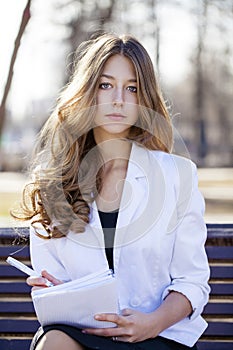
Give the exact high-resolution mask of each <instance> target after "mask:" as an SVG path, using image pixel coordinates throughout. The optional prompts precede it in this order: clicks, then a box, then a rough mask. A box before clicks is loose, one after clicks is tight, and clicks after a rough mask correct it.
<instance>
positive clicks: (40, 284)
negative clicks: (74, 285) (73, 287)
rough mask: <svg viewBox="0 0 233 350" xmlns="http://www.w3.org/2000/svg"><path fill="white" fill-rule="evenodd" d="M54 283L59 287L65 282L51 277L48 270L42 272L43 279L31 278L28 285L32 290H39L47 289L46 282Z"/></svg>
mask: <svg viewBox="0 0 233 350" xmlns="http://www.w3.org/2000/svg"><path fill="white" fill-rule="evenodd" d="M47 281H49V282H52V284H53V285H54V286H57V285H58V284H62V283H63V282H62V281H60V280H58V279H57V278H55V277H54V276H52V275H50V273H48V272H47V271H46V270H43V271H42V272H41V277H38V276H30V277H28V278H27V284H28V285H29V286H31V287H33V288H32V290H37V289H41V288H47V287H48V286H47V284H46V282H47Z"/></svg>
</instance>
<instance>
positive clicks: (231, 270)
mask: <svg viewBox="0 0 233 350" xmlns="http://www.w3.org/2000/svg"><path fill="white" fill-rule="evenodd" d="M210 277H211V278H219V279H227V278H228V279H231V278H233V266H210Z"/></svg>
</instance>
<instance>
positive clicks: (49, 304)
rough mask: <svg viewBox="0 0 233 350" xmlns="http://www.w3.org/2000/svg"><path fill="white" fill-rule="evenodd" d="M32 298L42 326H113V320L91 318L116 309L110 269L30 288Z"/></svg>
mask: <svg viewBox="0 0 233 350" xmlns="http://www.w3.org/2000/svg"><path fill="white" fill-rule="evenodd" d="M32 300H33V304H34V307H35V311H36V314H37V318H38V321H39V322H40V324H41V325H42V326H45V325H48V324H58V323H59V324H68V325H71V326H76V327H79V328H85V327H95V328H100V327H103V328H106V327H115V326H116V325H115V323H111V322H103V321H97V320H95V319H94V315H96V314H99V313H119V308H118V295H117V281H116V278H115V277H114V276H113V275H112V272H111V270H107V271H106V270H104V271H103V270H102V271H99V272H97V273H93V274H90V275H88V276H85V277H83V278H80V279H77V280H74V281H71V282H67V283H64V284H60V285H58V286H53V287H49V288H43V289H39V290H35V291H32Z"/></svg>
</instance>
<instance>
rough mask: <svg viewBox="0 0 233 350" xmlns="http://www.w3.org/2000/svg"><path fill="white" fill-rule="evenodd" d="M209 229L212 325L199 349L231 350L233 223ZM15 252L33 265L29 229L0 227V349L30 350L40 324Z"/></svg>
mask: <svg viewBox="0 0 233 350" xmlns="http://www.w3.org/2000/svg"><path fill="white" fill-rule="evenodd" d="M207 227H208V239H207V242H206V251H207V254H208V259H209V263H210V267H211V280H210V285H211V295H210V300H209V303H208V304H207V305H206V307H205V309H204V312H203V316H204V318H205V319H206V320H207V321H208V323H209V326H208V328H207V330H206V331H205V333H204V334H203V336H202V337H201V339H200V340H199V342H198V350H230V349H232V348H233V346H232V345H233V326H232V321H233V244H232V243H233V224H208V225H207ZM15 252H16V253H15ZM12 253H15V254H14V257H15V258H17V259H19V260H21V261H22V262H24V263H26V264H28V265H30V261H29V248H28V228H17V229H15V228H0V349H1V350H28V349H29V347H30V342H31V339H32V337H33V334H34V333H35V332H36V330H37V328H38V327H39V323H38V321H37V319H36V316H35V312H34V308H33V304H32V301H31V297H30V288H29V286H27V284H26V283H25V275H24V274H23V273H22V272H20V271H18V270H17V269H15V268H14V267H12V266H9V265H8V264H7V263H6V262H5V260H6V258H7V256H8V255H10V254H12Z"/></svg>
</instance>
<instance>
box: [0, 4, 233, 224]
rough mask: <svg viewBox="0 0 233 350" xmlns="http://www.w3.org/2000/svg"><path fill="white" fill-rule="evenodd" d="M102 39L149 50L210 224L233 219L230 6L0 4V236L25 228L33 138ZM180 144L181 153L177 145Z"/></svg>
mask: <svg viewBox="0 0 233 350" xmlns="http://www.w3.org/2000/svg"><path fill="white" fill-rule="evenodd" d="M96 30H106V31H114V32H116V33H119V34H120V33H130V34H133V35H134V36H136V37H137V38H138V39H139V40H140V41H141V42H142V43H143V44H144V46H145V47H146V49H147V50H148V52H149V53H150V55H151V58H152V60H153V62H154V66H155V69H156V72H157V75H158V79H159V81H160V84H161V86H162V90H163V93H164V96H165V98H166V101H167V104H168V106H169V108H170V112H171V116H172V119H173V124H174V128H175V130H176V134H177V135H179V137H178V138H179V139H180V140H182V142H178V143H177V146H176V147H175V150H174V151H175V153H181V154H182V153H183V149H184V148H185V153H186V155H188V156H189V157H190V158H191V159H192V160H193V161H194V162H196V163H197V165H198V173H199V185H200V190H201V192H202V193H203V195H204V197H205V200H206V214H205V215H206V222H232V221H233V217H232V213H233V170H232V166H233V152H232V151H233V131H232V124H233V118H232V111H233V44H232V43H233V40H232V38H233V0H189V1H187V0H50V1H44V0H31V1H30V0H7V1H0V103H1V106H0V227H3V226H15V225H19V224H20V223H17V222H15V221H13V219H11V218H10V216H9V210H10V209H11V208H12V207H14V205H15V203H16V202H17V201H18V200H19V199H20V193H21V190H22V187H23V185H24V183H25V182H26V181H27V174H26V169H27V164H28V160H29V155H30V151H31V149H32V147H33V144H34V142H35V138H36V134H37V133H38V131H39V130H40V128H41V126H42V125H43V123H44V122H45V120H46V119H47V118H48V116H49V114H50V112H51V110H52V108H53V106H54V104H55V101H56V98H57V94H58V92H59V91H60V89H61V88H62V86H63V85H64V84H65V83H66V82H67V81H68V79H69V76H70V74H71V70H72V60H73V53H74V51H75V49H76V47H77V46H78V45H79V43H80V42H82V41H83V40H85V39H87V38H88V37H89V35H90V34H91V33H92V32H95V31H96ZM181 143H182V147H181V148H182V149H181V148H180V147H179V145H180V144H181Z"/></svg>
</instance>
